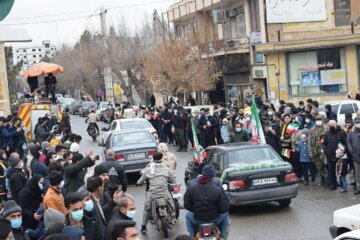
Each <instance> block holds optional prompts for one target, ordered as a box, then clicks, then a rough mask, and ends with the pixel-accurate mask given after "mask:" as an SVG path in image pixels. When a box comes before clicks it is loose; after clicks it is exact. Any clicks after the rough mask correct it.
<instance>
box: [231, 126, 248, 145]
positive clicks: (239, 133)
mask: <svg viewBox="0 0 360 240" xmlns="http://www.w3.org/2000/svg"><path fill="white" fill-rule="evenodd" d="M249 140H250V137H249V135H248V134H247V133H246V131H245V130H244V129H242V126H241V123H239V122H237V123H235V128H234V132H233V133H232V134H231V135H230V141H231V142H247V141H249Z"/></svg>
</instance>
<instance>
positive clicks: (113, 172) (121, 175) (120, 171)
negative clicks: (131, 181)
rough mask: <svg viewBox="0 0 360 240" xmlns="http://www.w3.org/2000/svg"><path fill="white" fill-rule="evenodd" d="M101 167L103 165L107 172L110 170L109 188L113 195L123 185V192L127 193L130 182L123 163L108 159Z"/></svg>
mask: <svg viewBox="0 0 360 240" xmlns="http://www.w3.org/2000/svg"><path fill="white" fill-rule="evenodd" d="M100 165H103V166H104V167H106V169H107V170H109V182H108V184H107V188H108V189H109V190H110V191H111V192H112V193H113V192H115V191H116V190H117V189H118V187H119V186H120V185H121V187H122V190H123V192H126V190H127V185H128V180H127V176H126V173H125V170H124V167H123V166H122V165H121V163H119V162H117V161H115V160H114V159H106V161H105V162H102V163H101V164H100Z"/></svg>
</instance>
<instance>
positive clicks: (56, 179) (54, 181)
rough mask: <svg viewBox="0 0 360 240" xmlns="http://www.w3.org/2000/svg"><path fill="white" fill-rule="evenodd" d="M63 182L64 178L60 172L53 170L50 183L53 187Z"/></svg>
mask: <svg viewBox="0 0 360 240" xmlns="http://www.w3.org/2000/svg"><path fill="white" fill-rule="evenodd" d="M62 180H63V176H62V174H61V172H60V171H56V170H53V171H51V172H50V175H49V181H50V185H51V186H57V185H59V184H60V183H61V181H62Z"/></svg>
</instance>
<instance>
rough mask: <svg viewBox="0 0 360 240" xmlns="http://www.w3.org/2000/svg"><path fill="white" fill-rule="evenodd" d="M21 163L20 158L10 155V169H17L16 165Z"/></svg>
mask: <svg viewBox="0 0 360 240" xmlns="http://www.w3.org/2000/svg"><path fill="white" fill-rule="evenodd" d="M20 161H21V159H20V157H16V156H14V155H10V158H9V165H10V167H15V166H16V165H18V164H19V162H20Z"/></svg>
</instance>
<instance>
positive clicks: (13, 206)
mask: <svg viewBox="0 0 360 240" xmlns="http://www.w3.org/2000/svg"><path fill="white" fill-rule="evenodd" d="M16 212H22V210H21V207H20V206H19V205H18V204H17V203H16V202H15V201H14V200H9V201H7V202H5V203H4V208H3V211H2V213H1V216H2V217H4V218H6V217H7V216H9V215H10V214H13V213H16Z"/></svg>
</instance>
